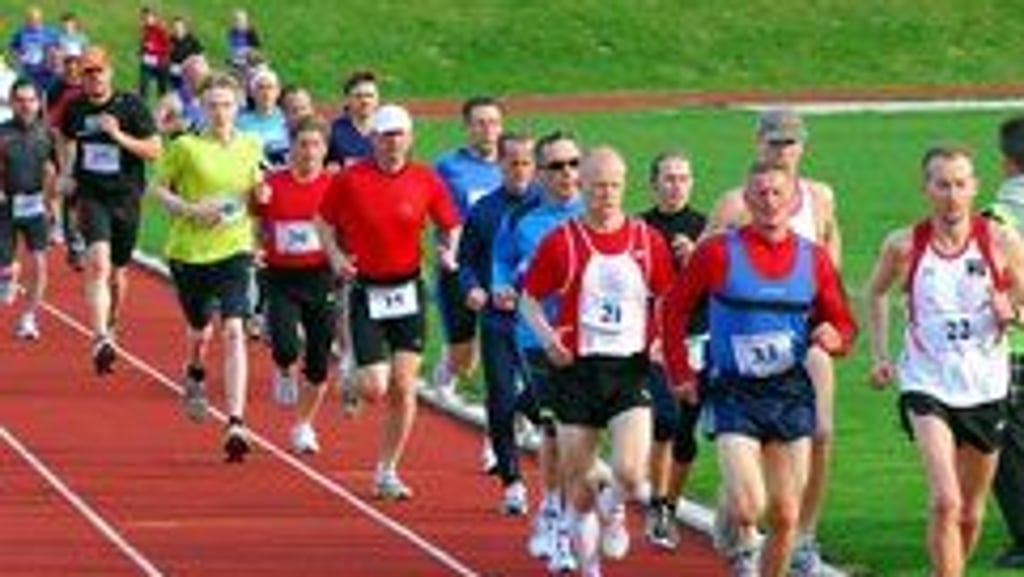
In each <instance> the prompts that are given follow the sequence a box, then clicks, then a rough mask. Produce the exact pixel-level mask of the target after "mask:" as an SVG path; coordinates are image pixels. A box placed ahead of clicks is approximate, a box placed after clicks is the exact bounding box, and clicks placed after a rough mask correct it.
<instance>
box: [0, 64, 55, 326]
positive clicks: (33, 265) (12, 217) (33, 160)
mask: <svg viewBox="0 0 1024 577" xmlns="http://www.w3.org/2000/svg"><path fill="white" fill-rule="evenodd" d="M10 101H11V104H12V106H13V107H14V118H12V119H10V120H8V121H6V122H4V123H3V124H0V174H2V175H3V181H2V182H3V191H2V192H0V271H4V270H6V271H12V272H13V271H14V270H16V267H15V262H16V260H17V247H18V243H17V239H18V237H19V236H20V237H21V238H22V239H23V240H24V242H25V245H26V247H28V250H29V253H30V254H29V258H28V266H27V267H25V268H26V269H27V272H28V274H27V277H28V281H27V282H26V283H25V290H26V292H27V299H26V302H25V308H24V310H23V311H22V313H21V316H19V317H18V322H17V325H16V326H15V329H14V334H15V336H16V337H18V338H19V339H24V340H37V339H39V336H40V334H39V322H38V317H37V315H36V312H37V310H38V309H39V305H40V303H41V302H42V300H43V295H44V293H45V292H46V282H47V270H46V248H47V246H48V244H49V233H48V230H47V229H48V227H49V214H48V211H47V199H48V198H49V197H51V196H53V195H54V194H55V190H54V184H55V181H56V176H57V143H56V138H55V135H54V133H53V131H52V130H51V129H50V127H49V126H48V125H47V124H46V122H45V121H44V120H43V119H42V118H41V116H40V109H41V103H40V98H39V89H38V88H36V86H35V85H34V84H33V83H32V81H31V80H29V79H24V78H23V79H20V80H17V81H16V82H15V83H14V86H13V87H12V88H11V93H10ZM4 282H5V283H8V285H9V286H8V288H7V289H6V290H7V291H13V290H15V287H17V286H18V278H17V275H15V274H10V275H9V276H7V277H6V278H4ZM4 300H7V299H6V298H5V299H4Z"/></svg>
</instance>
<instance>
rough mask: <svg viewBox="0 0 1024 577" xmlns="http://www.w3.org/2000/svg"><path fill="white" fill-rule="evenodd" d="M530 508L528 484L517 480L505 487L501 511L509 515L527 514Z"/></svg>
mask: <svg viewBox="0 0 1024 577" xmlns="http://www.w3.org/2000/svg"><path fill="white" fill-rule="evenodd" d="M527 509H529V501H528V499H527V491H526V485H524V484H523V482H522V481H515V482H514V483H512V484H511V485H509V486H508V487H505V494H504V495H503V496H502V499H501V512H502V514H504V515H507V516H509V517H519V516H521V515H525V514H526V511H527Z"/></svg>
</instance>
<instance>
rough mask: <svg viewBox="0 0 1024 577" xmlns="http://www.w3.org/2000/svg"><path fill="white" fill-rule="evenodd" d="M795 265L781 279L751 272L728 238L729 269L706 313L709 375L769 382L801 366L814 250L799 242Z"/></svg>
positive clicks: (732, 234)
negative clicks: (707, 320)
mask: <svg viewBox="0 0 1024 577" xmlns="http://www.w3.org/2000/svg"><path fill="white" fill-rule="evenodd" d="M797 243H798V244H797V256H796V264H795V266H794V267H793V270H791V271H790V273H789V275H788V276H786V277H783V278H780V279H769V278H764V277H763V276H762V275H761V274H760V273H758V272H757V270H755V269H754V267H753V265H752V264H751V262H750V259H749V258H748V256H747V251H746V248H745V247H744V246H743V241H742V240H741V239H740V235H739V233H738V232H737V231H735V230H732V231H729V232H727V233H726V238H725V246H726V251H727V254H728V257H729V267H728V271H727V272H726V279H725V283H724V285H723V286H722V288H721V289H720V290H719V291H717V292H715V293H713V294H712V295H711V298H710V302H709V308H708V319H709V323H710V327H711V331H710V332H711V340H710V343H709V347H708V348H709V353H710V363H709V364H710V370H711V373H710V376H711V378H712V380H717V379H723V378H724V379H726V380H731V379H736V378H739V379H758V380H759V379H771V378H773V377H778V376H781V375H786V374H788V373H791V372H792V371H794V370H795V369H798V368H801V367H802V366H803V362H804V357H805V356H806V354H807V347H808V341H809V339H810V326H809V319H810V312H811V305H812V303H813V301H814V295H815V293H816V292H817V291H816V286H815V279H814V250H813V248H814V245H813V243H812V242H811V241H808V240H806V239H804V238H802V237H799V236H798V237H797Z"/></svg>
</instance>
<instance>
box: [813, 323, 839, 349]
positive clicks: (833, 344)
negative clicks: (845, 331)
mask: <svg viewBox="0 0 1024 577" xmlns="http://www.w3.org/2000/svg"><path fill="white" fill-rule="evenodd" d="M811 342H812V343H813V344H816V345H818V346H819V347H821V348H822V350H824V351H825V352H826V353H829V354H834V353H837V352H839V351H840V349H842V348H843V337H841V336H840V335H839V331H837V330H836V328H835V327H834V326H832V323H821V324H820V325H818V326H816V327H814V330H813V331H812V332H811Z"/></svg>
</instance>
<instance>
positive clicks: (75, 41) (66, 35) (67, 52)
mask: <svg viewBox="0 0 1024 577" xmlns="http://www.w3.org/2000/svg"><path fill="white" fill-rule="evenodd" d="M58 42H59V44H60V47H61V49H62V50H63V51H64V56H65V57H67V56H81V55H82V51H84V50H85V47H86V46H88V45H89V37H88V36H86V35H85V32H82V29H81V27H80V26H79V23H78V17H77V16H75V13H74V12H65V13H64V14H62V15H61V17H60V33H59V36H58Z"/></svg>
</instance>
